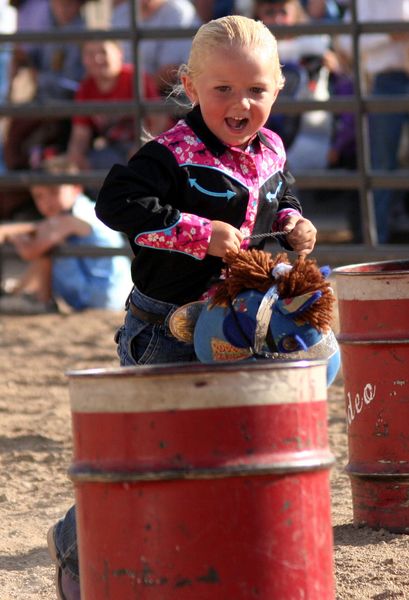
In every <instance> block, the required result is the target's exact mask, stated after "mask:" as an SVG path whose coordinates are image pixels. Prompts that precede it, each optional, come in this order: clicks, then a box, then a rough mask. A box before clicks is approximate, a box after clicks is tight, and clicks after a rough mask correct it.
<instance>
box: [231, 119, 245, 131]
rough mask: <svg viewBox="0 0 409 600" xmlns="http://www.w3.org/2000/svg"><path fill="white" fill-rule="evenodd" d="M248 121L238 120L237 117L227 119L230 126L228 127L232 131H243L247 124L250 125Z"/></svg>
mask: <svg viewBox="0 0 409 600" xmlns="http://www.w3.org/2000/svg"><path fill="white" fill-rule="evenodd" d="M248 121H249V120H248V119H246V118H244V119H236V118H235V117H227V118H226V123H227V125H228V127H230V129H234V131H242V130H243V129H244V128H245V127H246V125H247V123H248Z"/></svg>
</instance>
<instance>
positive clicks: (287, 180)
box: [277, 170, 302, 214]
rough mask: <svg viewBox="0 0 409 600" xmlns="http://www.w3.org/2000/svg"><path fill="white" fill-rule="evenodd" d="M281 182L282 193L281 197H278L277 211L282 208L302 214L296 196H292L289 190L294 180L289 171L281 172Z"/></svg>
mask: <svg viewBox="0 0 409 600" xmlns="http://www.w3.org/2000/svg"><path fill="white" fill-rule="evenodd" d="M283 181H284V193H283V195H282V196H280V200H279V202H278V209H277V210H283V209H284V208H293V209H294V210H298V212H299V213H300V214H302V207H301V204H300V201H299V200H298V198H297V197H296V196H294V194H293V192H292V190H291V186H292V185H293V184H294V183H295V179H294V177H293V175H292V174H291V173H290V171H288V170H285V171H284V172H283Z"/></svg>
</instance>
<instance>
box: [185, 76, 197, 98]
mask: <svg viewBox="0 0 409 600" xmlns="http://www.w3.org/2000/svg"><path fill="white" fill-rule="evenodd" d="M181 80H182V85H183V87H184V90H185V92H186V96H187V97H188V98H189V100H190V102H191V103H192V104H193V105H194V104H197V100H198V98H197V93H196V88H195V86H194V85H193V81H192V78H191V77H189V75H186V74H183V75H182V77H181Z"/></svg>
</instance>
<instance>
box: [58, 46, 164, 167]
mask: <svg viewBox="0 0 409 600" xmlns="http://www.w3.org/2000/svg"><path fill="white" fill-rule="evenodd" d="M82 59H83V64H84V67H85V71H86V76H85V78H84V79H83V80H82V81H81V83H80V87H79V89H78V91H77V93H76V95H75V100H76V101H77V102H83V101H87V100H88V101H89V100H95V101H99V102H102V101H104V102H108V103H109V102H115V101H116V100H131V99H132V98H133V97H134V93H133V84H134V81H133V80H134V67H133V65H129V64H124V63H123V51H122V46H121V44H120V42H117V41H116V40H101V41H99V40H95V41H89V42H85V43H84V44H83V47H82ZM158 97H159V93H158V91H157V89H156V85H155V83H154V80H153V78H152V77H150V76H149V75H147V74H146V73H145V74H144V75H143V78H142V98H143V99H155V98H158ZM143 126H144V128H145V129H146V130H147V131H148V132H149V133H151V134H153V135H158V134H159V133H161V132H162V131H163V130H164V129H166V128H167V127H168V126H169V119H168V118H166V117H163V116H162V115H148V116H147V117H146V118H145V119H144V123H143ZM135 150H136V144H135V127H134V119H133V116H132V115H122V114H119V115H118V114H116V113H109V112H108V111H107V112H106V113H102V114H91V115H89V116H75V117H74V118H73V120H72V129H71V136H70V139H69V143H68V156H69V159H70V161H71V162H73V163H74V164H76V165H77V166H78V167H79V168H80V169H105V168H110V167H111V166H112V165H113V164H114V163H116V162H119V163H126V162H127V161H128V158H129V156H130V154H132V153H133V152H135Z"/></svg>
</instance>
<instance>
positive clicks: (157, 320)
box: [129, 301, 167, 325]
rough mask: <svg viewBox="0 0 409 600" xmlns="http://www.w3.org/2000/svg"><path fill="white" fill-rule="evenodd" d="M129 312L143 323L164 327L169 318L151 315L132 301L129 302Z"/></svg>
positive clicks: (155, 314)
mask: <svg viewBox="0 0 409 600" xmlns="http://www.w3.org/2000/svg"><path fill="white" fill-rule="evenodd" d="M129 310H130V311H131V313H132V314H133V316H134V317H137V318H138V319H141V321H146V322H147V323H151V324H152V325H163V323H164V322H165V320H166V317H167V315H158V314H157V313H151V312H147V311H146V310H142V309H141V308H138V307H137V306H135V304H133V302H132V301H131V302H129Z"/></svg>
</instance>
